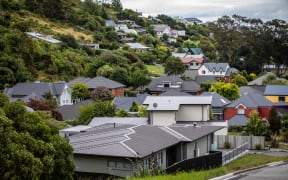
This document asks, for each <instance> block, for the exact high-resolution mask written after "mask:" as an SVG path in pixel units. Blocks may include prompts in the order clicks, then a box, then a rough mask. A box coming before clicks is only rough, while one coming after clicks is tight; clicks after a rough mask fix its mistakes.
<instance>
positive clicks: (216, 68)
mask: <svg viewBox="0 0 288 180" xmlns="http://www.w3.org/2000/svg"><path fill="white" fill-rule="evenodd" d="M229 69H230V66H229V64H228V63H204V64H202V66H201V67H200V68H199V69H198V75H201V76H217V77H224V76H226V73H228V72H229Z"/></svg>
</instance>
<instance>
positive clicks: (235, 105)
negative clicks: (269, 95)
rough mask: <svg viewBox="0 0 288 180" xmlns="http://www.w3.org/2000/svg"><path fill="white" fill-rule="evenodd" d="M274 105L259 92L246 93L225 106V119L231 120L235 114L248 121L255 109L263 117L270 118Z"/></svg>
mask: <svg viewBox="0 0 288 180" xmlns="http://www.w3.org/2000/svg"><path fill="white" fill-rule="evenodd" d="M272 105H273V103H272V102H271V101H269V100H267V99H266V98H265V97H263V96H262V95H260V94H258V93H253V92H251V93H246V94H243V95H241V96H240V97H239V98H238V99H236V100H235V101H234V102H232V103H231V104H229V105H227V106H226V107H225V110H224V119H225V120H228V121H229V120H230V119H232V118H233V117H234V116H238V117H237V118H238V119H239V118H242V119H243V118H245V119H246V122H247V119H248V117H249V116H250V113H251V112H252V111H253V110H255V111H257V112H258V113H259V116H260V117H261V118H264V119H266V120H268V119H269V115H270V109H271V107H272ZM235 118H236V117H235ZM243 121H244V120H243ZM228 123H229V122H228Z"/></svg>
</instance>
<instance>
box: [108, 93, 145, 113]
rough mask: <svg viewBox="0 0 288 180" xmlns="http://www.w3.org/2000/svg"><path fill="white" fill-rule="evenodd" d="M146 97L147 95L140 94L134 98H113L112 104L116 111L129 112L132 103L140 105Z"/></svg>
mask: <svg viewBox="0 0 288 180" xmlns="http://www.w3.org/2000/svg"><path fill="white" fill-rule="evenodd" d="M147 96H148V94H140V95H137V96H135V97H127V96H120V97H115V98H114V99H113V101H112V103H113V104H115V105H116V110H125V111H128V112H129V111H130V108H131V106H132V104H133V102H135V103H136V104H137V105H142V104H143V102H144V100H145V99H146V97H147Z"/></svg>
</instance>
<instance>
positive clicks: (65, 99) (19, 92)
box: [4, 82, 72, 106]
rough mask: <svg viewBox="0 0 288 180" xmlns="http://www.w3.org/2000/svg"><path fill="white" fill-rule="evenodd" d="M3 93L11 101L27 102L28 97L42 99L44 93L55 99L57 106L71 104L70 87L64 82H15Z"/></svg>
mask: <svg viewBox="0 0 288 180" xmlns="http://www.w3.org/2000/svg"><path fill="white" fill-rule="evenodd" d="M4 93H5V94H6V95H7V96H8V97H9V99H10V100H11V101H16V100H22V101H24V102H26V103H27V102H29V101H30V99H31V98H32V99H44V96H45V94H46V93H51V95H52V96H53V97H54V98H55V99H56V101H57V103H58V105H59V106H63V105H71V104H72V98H71V94H72V93H71V89H70V87H69V86H68V84H67V83H66V82H53V83H43V82H33V83H17V84H16V85H15V86H14V87H12V88H6V89H5V90H4Z"/></svg>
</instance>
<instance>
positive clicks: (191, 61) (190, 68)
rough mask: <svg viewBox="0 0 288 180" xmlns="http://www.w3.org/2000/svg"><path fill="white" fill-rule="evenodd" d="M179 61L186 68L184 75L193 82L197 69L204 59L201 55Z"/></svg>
mask: <svg viewBox="0 0 288 180" xmlns="http://www.w3.org/2000/svg"><path fill="white" fill-rule="evenodd" d="M180 59H181V61H182V63H183V64H184V66H185V68H186V69H185V72H184V75H185V76H186V77H189V78H190V79H192V80H195V79H196V77H197V75H198V69H199V68H200V67H201V66H202V64H203V63H204V62H205V57H204V56H203V55H191V56H189V57H184V58H180Z"/></svg>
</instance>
